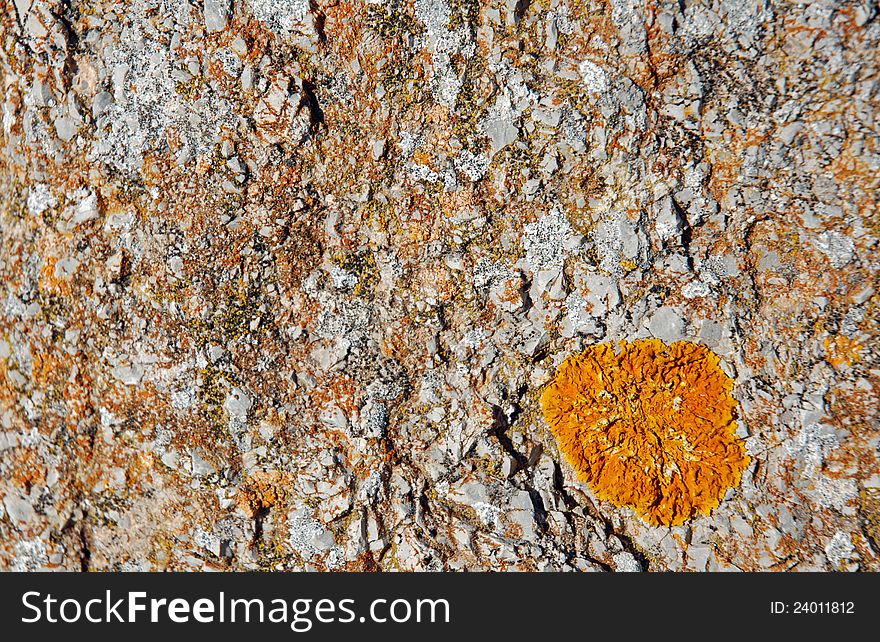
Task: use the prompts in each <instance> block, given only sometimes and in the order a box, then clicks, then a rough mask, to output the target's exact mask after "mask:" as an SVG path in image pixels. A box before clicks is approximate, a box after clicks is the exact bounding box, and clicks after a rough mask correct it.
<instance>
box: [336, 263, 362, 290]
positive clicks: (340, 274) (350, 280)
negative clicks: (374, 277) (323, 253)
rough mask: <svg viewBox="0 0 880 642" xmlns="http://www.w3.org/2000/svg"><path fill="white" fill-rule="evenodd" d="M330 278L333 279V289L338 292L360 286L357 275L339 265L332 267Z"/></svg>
mask: <svg viewBox="0 0 880 642" xmlns="http://www.w3.org/2000/svg"><path fill="white" fill-rule="evenodd" d="M330 278H331V279H333V287H335V288H336V289H337V290H350V289H352V288H353V287H354V286H356V285H357V284H358V278H357V275H355V274H352V273H351V272H349V271H347V270H345V269H344V268H341V267H339V266H338V265H331V266H330Z"/></svg>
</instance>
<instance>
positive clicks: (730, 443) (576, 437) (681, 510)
mask: <svg viewBox="0 0 880 642" xmlns="http://www.w3.org/2000/svg"><path fill="white" fill-rule="evenodd" d="M732 389H733V381H732V380H731V379H730V378H729V377H728V376H727V375H725V374H724V372H723V371H722V370H721V367H720V360H719V358H718V357H717V356H716V355H715V354H713V353H712V352H711V351H710V350H708V349H707V348H706V347H705V346H702V345H698V344H694V343H689V342H686V341H679V342H676V343H673V344H671V345H668V346H667V345H665V344H664V343H663V342H662V341H659V340H657V339H644V340H639V341H635V342H633V343H627V342H625V341H623V342H621V344H620V352H619V353H615V351H614V347H613V345H612V344H607V343H606V344H598V345H594V346H590V347H589V348H588V349H587V350H586V351H585V352H583V353H582V354H579V355H576V356H572V357H569V358H568V359H567V360H566V361H565V362H564V363H563V364H562V365H561V366H560V367H559V371H558V373H557V375H556V379H555V380H554V381H553V382H552V383H551V384H550V385H549V386H548V387H547V388H546V389H545V391H544V393H543V395H542V397H541V405H542V406H543V409H544V417H545V418H546V420H547V423H549V424H550V427H551V429H552V430H553V433H554V435H556V438H557V439H558V441H559V445H560V448H561V450H562V452H563V453H565V456H566V458H567V459H568V461H569V463H570V464H571V465H572V467H573V468H574V469H575V470H576V471H577V473H578V476H579V477H580V479H581V480H582V481H585V482H588V483H589V484H590V486H591V488H592V489H593V492H595V493H596V495H597V496H598V497H599V498H600V499H603V500H607V501H610V502H612V503H614V504H617V505H620V506H629V507H631V508H633V509H635V511H636V512H637V513H638V514H639V515H640V516H641V517H642V518H644V519H645V520H646V521H648V522H650V523H652V524H655V525H670V526H672V525H677V524H682V523H684V522H685V521H687V520H689V519H691V518H693V517H694V516H696V515H697V514H699V513H703V514H708V513H709V512H710V511H711V510H712V509H713V508H715V507H717V506H718V504H719V503H720V502H721V498H722V497H723V496H724V493H725V492H726V491H727V489H728V488H731V487H735V486H737V485H739V483H740V480H741V478H742V473H743V471H744V470H745V468H746V466H747V465H748V463H749V457H748V455H747V454H746V452H745V447H744V444H743V442H742V440H741V439H739V438H738V437H737V436H736V434H735V427H736V420H735V418H734V411H735V408H736V401H735V400H734V398H733V396H732V395H731V390H732Z"/></svg>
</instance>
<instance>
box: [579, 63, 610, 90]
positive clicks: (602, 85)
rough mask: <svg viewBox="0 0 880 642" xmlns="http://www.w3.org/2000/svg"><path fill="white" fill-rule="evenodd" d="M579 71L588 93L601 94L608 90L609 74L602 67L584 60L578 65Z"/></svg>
mask: <svg viewBox="0 0 880 642" xmlns="http://www.w3.org/2000/svg"><path fill="white" fill-rule="evenodd" d="M578 71H579V72H580V74H581V78H582V79H583V81H584V85H585V86H586V88H587V91H591V92H593V93H594V94H601V93H603V92H605V91H607V89H608V74H607V73H606V72H605V70H604V69H602V67H600V66H599V65H597V64H596V63H594V62H592V61H590V60H584V61H583V62H581V64H579V65H578Z"/></svg>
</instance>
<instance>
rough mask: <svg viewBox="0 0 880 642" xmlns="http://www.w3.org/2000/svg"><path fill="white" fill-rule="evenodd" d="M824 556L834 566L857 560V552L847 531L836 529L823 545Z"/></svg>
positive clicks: (841, 565)
mask: <svg viewBox="0 0 880 642" xmlns="http://www.w3.org/2000/svg"><path fill="white" fill-rule="evenodd" d="M825 556H826V557H827V558H828V561H829V562H831V564H832V565H833V566H834V567H835V568H841V567H843V566H845V565H846V564H848V563H850V562H852V561H855V560H857V559H858V554H857V553H856V548H855V546H853V541H852V536H850V534H849V533H844V532H843V531H837V532H836V533H835V534H834V537H832V538H831V540H830V541H829V542H828V544H827V545H826V546H825Z"/></svg>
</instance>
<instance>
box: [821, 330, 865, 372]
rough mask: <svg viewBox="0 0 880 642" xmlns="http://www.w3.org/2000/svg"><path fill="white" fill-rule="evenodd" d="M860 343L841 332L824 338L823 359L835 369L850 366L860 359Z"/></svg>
mask: <svg viewBox="0 0 880 642" xmlns="http://www.w3.org/2000/svg"><path fill="white" fill-rule="evenodd" d="M861 358H862V345H861V344H860V343H859V342H858V341H856V340H855V339H850V338H849V337H846V336H844V335H842V334H838V335H835V336H834V337H828V338H827V339H825V359H826V360H827V361H828V363H830V364H831V365H832V366H834V367H835V368H837V369H840V367H841V366H844V365H847V366H852V365H855V364H857V363H858V362H859V361H861Z"/></svg>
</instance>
